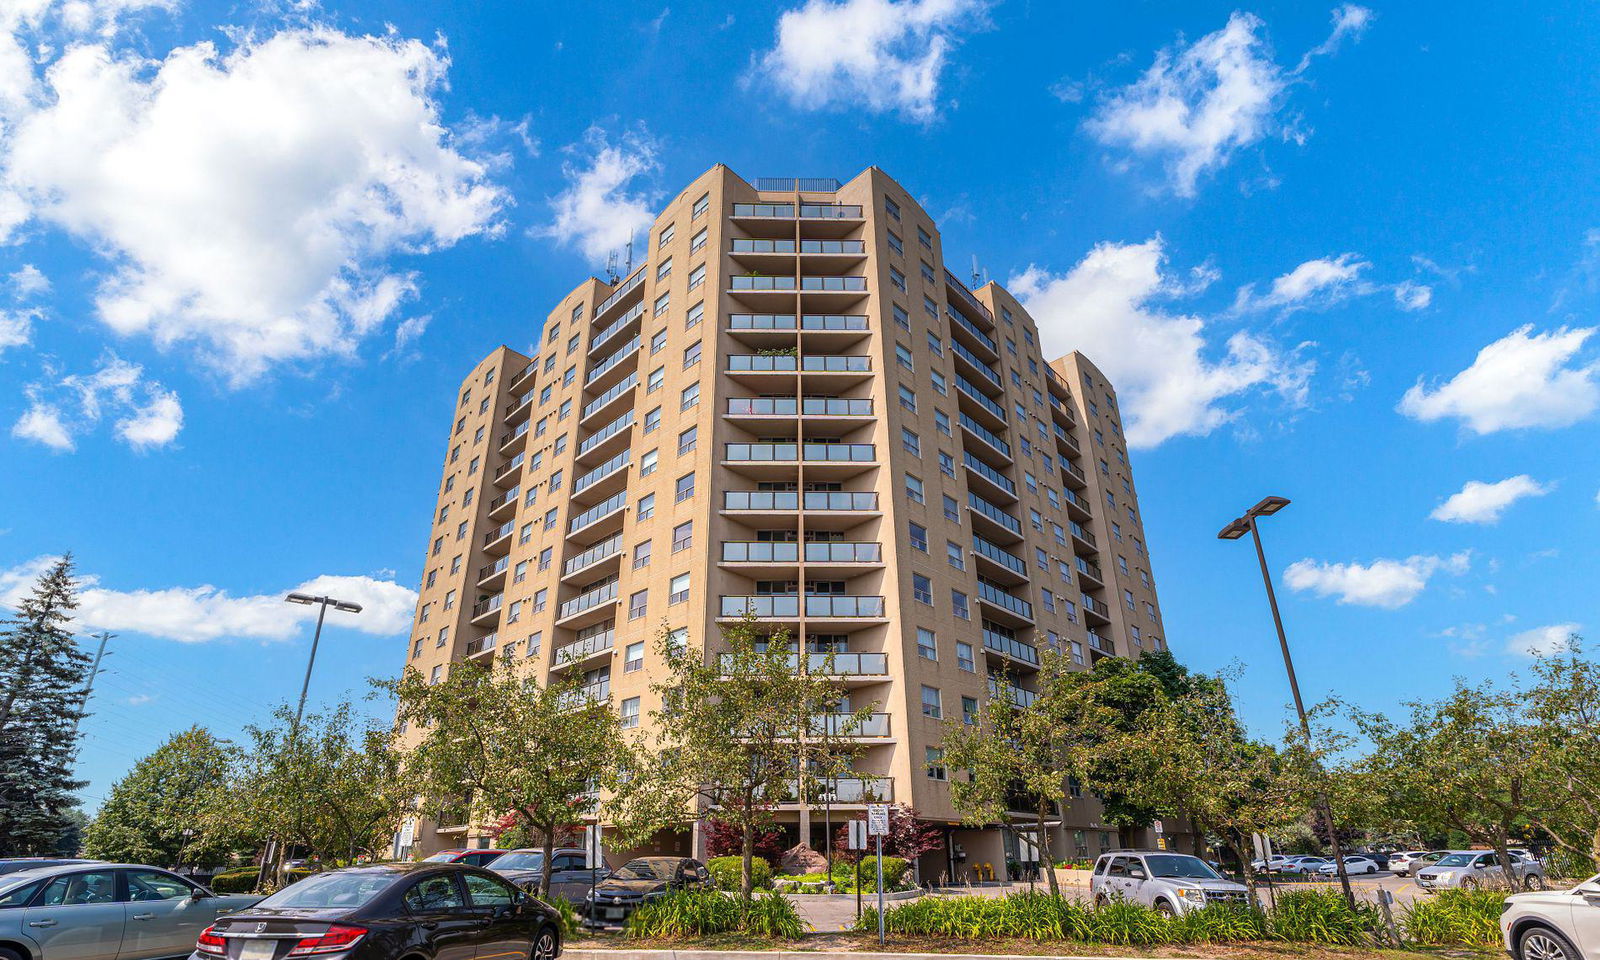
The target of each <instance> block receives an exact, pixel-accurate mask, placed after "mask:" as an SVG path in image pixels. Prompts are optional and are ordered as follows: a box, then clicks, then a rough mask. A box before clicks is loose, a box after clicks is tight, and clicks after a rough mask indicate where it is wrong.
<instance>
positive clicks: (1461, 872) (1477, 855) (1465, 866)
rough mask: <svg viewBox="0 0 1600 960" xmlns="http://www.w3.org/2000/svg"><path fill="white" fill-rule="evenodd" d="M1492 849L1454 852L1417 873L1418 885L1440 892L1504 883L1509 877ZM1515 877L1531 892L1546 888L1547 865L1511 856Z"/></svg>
mask: <svg viewBox="0 0 1600 960" xmlns="http://www.w3.org/2000/svg"><path fill="white" fill-rule="evenodd" d="M1498 860H1499V858H1498V856H1496V854H1495V853H1494V851H1492V850H1452V851H1451V852H1449V853H1447V854H1445V855H1444V856H1443V857H1440V858H1439V862H1438V863H1435V864H1434V865H1433V866H1431V867H1426V868H1424V869H1422V870H1419V871H1417V886H1419V887H1421V888H1422V889H1423V891H1424V892H1426V893H1434V892H1436V891H1439V890H1454V889H1462V890H1474V889H1477V888H1478V887H1483V886H1489V885H1492V884H1501V883H1502V882H1503V878H1504V876H1505V870H1503V869H1502V868H1501V867H1500V865H1499V863H1498ZM1511 876H1512V879H1513V881H1514V882H1515V885H1516V886H1518V887H1521V888H1523V889H1527V890H1543V889H1544V866H1543V865H1542V864H1540V863H1539V861H1537V860H1525V859H1523V858H1522V857H1519V856H1517V855H1516V854H1514V853H1513V854H1512V855H1511Z"/></svg>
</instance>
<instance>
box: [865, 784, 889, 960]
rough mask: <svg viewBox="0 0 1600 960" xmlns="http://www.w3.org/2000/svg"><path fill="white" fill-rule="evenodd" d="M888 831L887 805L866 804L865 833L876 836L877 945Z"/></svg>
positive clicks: (880, 939)
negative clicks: (884, 842) (884, 843)
mask: <svg viewBox="0 0 1600 960" xmlns="http://www.w3.org/2000/svg"><path fill="white" fill-rule="evenodd" d="M888 832H889V805H888V804H886V803H873V804H868V805H867V833H868V834H870V835H872V836H874V837H877V838H878V946H880V947H881V946H883V943H884V936H883V837H884V834H886V833H888Z"/></svg>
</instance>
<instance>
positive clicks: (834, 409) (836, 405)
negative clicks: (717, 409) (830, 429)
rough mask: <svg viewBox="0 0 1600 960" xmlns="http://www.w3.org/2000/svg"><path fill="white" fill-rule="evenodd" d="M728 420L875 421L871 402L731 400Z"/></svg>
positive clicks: (767, 399)
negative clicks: (805, 419) (814, 419)
mask: <svg viewBox="0 0 1600 960" xmlns="http://www.w3.org/2000/svg"><path fill="white" fill-rule="evenodd" d="M727 409H728V414H727V415H728V417H729V418H730V419H733V418H763V417H764V418H785V419H789V418H793V417H796V416H805V417H815V418H828V419H834V420H871V419H872V401H871V400H870V399H850V398H846V397H804V398H796V397H729V398H728V408H727Z"/></svg>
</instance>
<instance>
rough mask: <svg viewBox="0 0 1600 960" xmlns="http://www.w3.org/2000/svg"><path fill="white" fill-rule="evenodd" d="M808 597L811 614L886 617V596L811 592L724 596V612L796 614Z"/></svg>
mask: <svg viewBox="0 0 1600 960" xmlns="http://www.w3.org/2000/svg"><path fill="white" fill-rule="evenodd" d="M802 599H804V600H805V611H806V616H807V617H882V616H883V615H884V603H883V598H882V597H846V596H831V595H830V596H807V597H804V598H802V597H799V596H795V595H792V594H784V595H781V596H766V595H758V596H749V597H726V596H725V597H722V598H721V611H722V612H721V616H724V617H742V616H745V614H746V613H747V612H748V613H751V614H754V615H755V616H757V617H784V618H793V617H798V616H799V615H800V601H801V600H802Z"/></svg>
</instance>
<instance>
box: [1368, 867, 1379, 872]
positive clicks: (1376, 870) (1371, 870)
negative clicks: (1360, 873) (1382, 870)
mask: <svg viewBox="0 0 1600 960" xmlns="http://www.w3.org/2000/svg"><path fill="white" fill-rule="evenodd" d="M1367 872H1368V873H1377V872H1378V868H1377V867H1368V868H1367Z"/></svg>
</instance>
